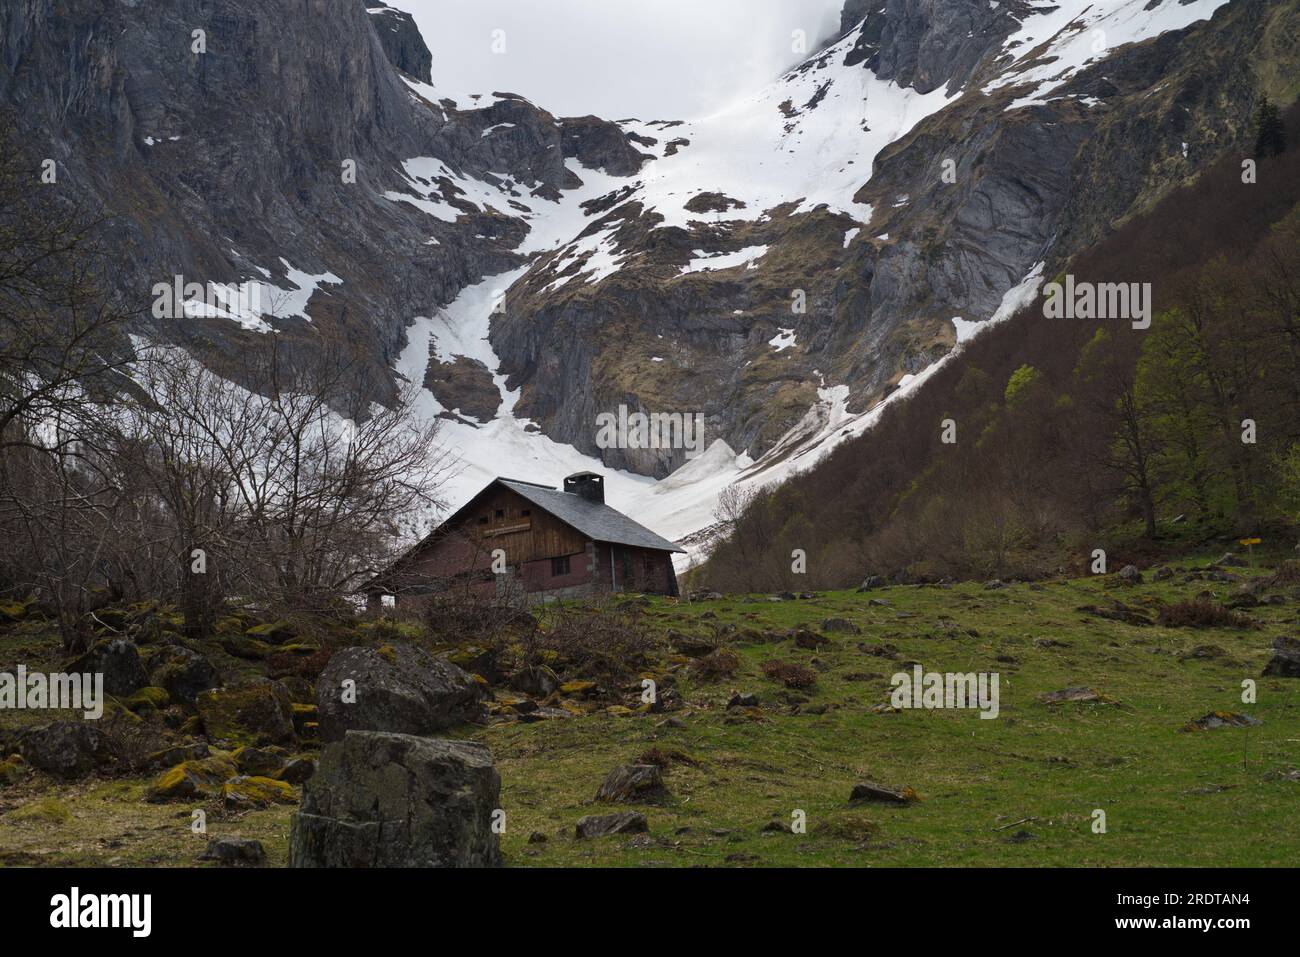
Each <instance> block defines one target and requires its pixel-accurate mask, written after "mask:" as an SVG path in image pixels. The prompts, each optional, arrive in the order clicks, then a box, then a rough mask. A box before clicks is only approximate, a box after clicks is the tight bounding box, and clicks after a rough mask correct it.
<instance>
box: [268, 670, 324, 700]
mask: <svg viewBox="0 0 1300 957" xmlns="http://www.w3.org/2000/svg"><path fill="white" fill-rule="evenodd" d="M276 683H277V684H281V685H283V686H284V690H285V691H286V692H288V694H289V701H290V702H291V703H292V704H311V705H314V704H315V703H316V687H315V685H313V684H312V683H311V682H310V681H308V680H307V679H306V678H300V677H298V676H297V675H286V676H285V677H283V678H277V679H276Z"/></svg>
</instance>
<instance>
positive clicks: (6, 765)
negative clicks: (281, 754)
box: [0, 754, 28, 787]
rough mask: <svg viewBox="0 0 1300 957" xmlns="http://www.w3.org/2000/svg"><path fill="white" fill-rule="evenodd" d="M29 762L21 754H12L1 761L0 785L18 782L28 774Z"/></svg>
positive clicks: (4, 785)
mask: <svg viewBox="0 0 1300 957" xmlns="http://www.w3.org/2000/svg"><path fill="white" fill-rule="evenodd" d="M27 771H28V768H27V762H26V761H24V760H23V756H22V755H21V754H11V755H10V756H9V757H7V758H5V760H3V761H0V787H9V785H11V784H17V783H18V782H19V781H21V780H22V779H23V778H25V777H26V776H27Z"/></svg>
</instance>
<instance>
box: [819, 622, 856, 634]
mask: <svg viewBox="0 0 1300 957" xmlns="http://www.w3.org/2000/svg"><path fill="white" fill-rule="evenodd" d="M822 631H828V632H832V633H834V634H842V635H859V634H861V633H862V629H861V628H859V627H858V626H857V625H855V624H853V622H851V621H849V620H848V619H846V618H827V619H826V620H825V621H823V622H822Z"/></svg>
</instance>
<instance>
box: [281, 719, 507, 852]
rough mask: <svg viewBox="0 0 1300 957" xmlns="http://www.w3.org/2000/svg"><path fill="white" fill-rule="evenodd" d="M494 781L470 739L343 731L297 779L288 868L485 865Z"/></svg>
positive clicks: (491, 846) (491, 839)
mask: <svg viewBox="0 0 1300 957" xmlns="http://www.w3.org/2000/svg"><path fill="white" fill-rule="evenodd" d="M500 787H501V782H500V778H499V777H498V775H497V772H496V769H495V768H494V767H493V765H492V756H491V754H490V753H489V752H488V750H487V748H485V747H483V746H482V745H480V744H473V743H470V742H465V741H444V740H438V739H434V738H421V737H416V736H415V735H409V734H386V733H380V732H369V731H349V732H348V733H347V734H346V735H345V736H344V738H343V740H342V741H339V742H335V743H333V744H330V745H328V746H327V747H326V748H325V750H324V752H323V753H322V755H321V761H320V769H319V770H318V771H317V773H316V774H315V775H314V776H313V777H312V778H311V779H310V780H309V781H308V782H307V783H306V784H305V785H304V786H303V796H302V807H301V809H300V810H299V811H298V813H297V814H295V815H294V818H293V823H292V826H291V830H290V836H289V866H290V867H493V866H496V865H499V864H500V863H501V851H500V847H499V845H498V840H497V835H496V834H495V833H494V832H493V830H492V815H493V812H494V811H495V810H496V809H497V807H498V800H499V793H500Z"/></svg>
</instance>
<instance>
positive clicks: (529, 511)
mask: <svg viewBox="0 0 1300 957" xmlns="http://www.w3.org/2000/svg"><path fill="white" fill-rule="evenodd" d="M519 514H520V515H522V516H524V518H527V517H528V516H529V515H532V514H533V510H532V509H531V508H526V509H524V510H523V511H522V512H520V513H519Z"/></svg>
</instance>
